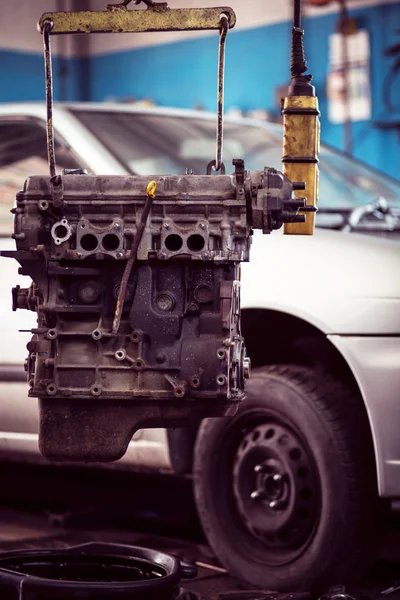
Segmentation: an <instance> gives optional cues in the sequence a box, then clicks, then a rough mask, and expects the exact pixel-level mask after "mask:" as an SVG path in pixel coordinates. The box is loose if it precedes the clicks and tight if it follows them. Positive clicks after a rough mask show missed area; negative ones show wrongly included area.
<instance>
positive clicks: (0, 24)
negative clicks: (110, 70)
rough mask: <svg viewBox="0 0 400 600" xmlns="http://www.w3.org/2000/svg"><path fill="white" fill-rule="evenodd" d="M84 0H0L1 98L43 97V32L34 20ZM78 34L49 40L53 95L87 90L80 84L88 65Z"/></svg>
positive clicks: (70, 96)
mask: <svg viewBox="0 0 400 600" xmlns="http://www.w3.org/2000/svg"><path fill="white" fill-rule="evenodd" d="M85 1H86V0H35V1H34V2H30V1H28V0H25V1H24V0H20V1H19V2H18V3H16V2H13V1H12V0H10V1H9V0H3V1H1V2H0V80H1V86H0V102H15V101H30V100H33V101H35V100H43V99H44V90H45V84H44V66H43V65H44V60H43V41H42V36H41V35H40V34H39V32H38V31H37V22H38V20H39V17H40V15H41V14H42V13H44V12H51V11H54V10H72V9H73V7H74V6H75V5H76V3H78V4H79V6H80V10H82V8H84V4H85ZM79 37H81V36H74V38H75V39H73V38H72V37H71V36H69V37H68V36H63V37H58V38H54V39H53V40H52V53H53V57H54V60H53V71H54V79H55V85H54V95H55V98H56V99H62V100H79V99H84V96H85V94H88V93H89V91H88V89H87V88H86V87H85V85H82V84H83V82H84V81H85V78H84V77H83V74H82V70H83V69H84V68H85V67H86V66H87V65H86V63H85V60H84V59H82V58H80V57H81V56H82V54H84V53H85V50H86V52H88V46H87V43H86V45H85V44H84V45H83V48H82V40H81V41H79V39H78V38H79Z"/></svg>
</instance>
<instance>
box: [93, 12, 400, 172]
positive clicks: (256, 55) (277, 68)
mask: <svg viewBox="0 0 400 600" xmlns="http://www.w3.org/2000/svg"><path fill="white" fill-rule="evenodd" d="M351 15H352V16H353V17H355V18H357V20H358V22H359V25H360V26H361V27H363V28H366V29H368V31H369V32H370V39H371V54H372V59H371V82H372V86H373V116H372V120H371V121H370V122H358V123H354V124H353V134H354V155H355V156H356V157H358V158H360V159H362V160H365V161H366V162H368V163H370V164H372V165H374V166H375V167H377V168H379V169H381V170H384V171H386V172H388V173H390V174H391V175H393V176H395V177H398V178H399V179H400V141H399V137H398V134H397V133H396V130H395V129H392V130H386V131H381V130H378V129H377V128H376V127H375V126H374V122H375V121H377V120H388V119H389V118H393V117H394V116H396V115H392V116H389V115H387V114H385V110H384V108H383V103H382V84H383V80H384V78H385V75H386V73H387V71H388V69H389V65H390V61H389V60H388V59H387V58H384V57H383V50H384V49H385V48H386V47H387V46H389V45H390V44H392V43H395V42H398V41H400V38H399V36H396V33H395V30H396V29H400V4H387V5H380V6H375V7H369V8H364V9H358V10H353V11H351ZM336 20H337V15H332V14H330V15H327V16H322V17H314V18H306V19H304V27H305V29H306V38H305V40H306V51H307V59H308V65H309V69H310V72H311V73H313V75H314V83H315V85H316V88H317V92H318V96H319V100H320V106H321V112H322V118H321V122H322V140H323V141H325V142H327V143H329V144H332V145H333V146H335V147H337V148H339V149H342V148H343V128H342V127H341V126H340V125H334V124H331V123H329V121H328V120H327V116H326V111H327V101H326V94H325V77H326V70H327V64H328V38H329V35H330V34H331V33H333V32H334V31H335V22H336ZM290 31H291V24H290V23H289V22H285V23H279V24H274V25H270V26H265V27H260V28H257V29H252V30H245V31H233V32H232V33H230V34H229V36H228V42H227V55H226V96H225V107H226V108H229V107H231V106H240V107H241V108H242V109H243V110H249V109H253V108H260V107H264V108H266V109H270V110H273V109H275V102H276V100H275V88H276V87H278V86H282V85H284V84H285V83H286V81H285V80H286V78H287V74H288V65H289V45H290ZM217 44H218V42H217V36H215V37H207V38H201V39H193V40H187V41H184V42H176V43H171V44H167V45H163V46H154V47H148V48H141V49H137V50H130V51H123V52H117V53H113V54H108V55H103V56H96V57H94V58H92V61H91V82H92V87H91V98H92V99H93V100H104V99H105V98H106V97H108V96H115V97H117V98H123V97H126V96H133V97H135V98H137V99H142V98H146V97H149V98H152V99H153V100H154V101H155V102H156V103H157V104H161V105H167V106H177V107H182V108H192V107H194V106H197V105H201V106H203V107H204V108H206V109H208V110H215V106H216V99H215V97H216V65H217ZM399 80H400V77H399ZM396 90H397V93H396ZM399 92H400V85H398V84H397V85H396V86H395V88H394V92H393V98H394V99H396V96H397V98H399V97H400V93H399ZM397 117H398V119H399V120H400V110H399V112H398V113H397Z"/></svg>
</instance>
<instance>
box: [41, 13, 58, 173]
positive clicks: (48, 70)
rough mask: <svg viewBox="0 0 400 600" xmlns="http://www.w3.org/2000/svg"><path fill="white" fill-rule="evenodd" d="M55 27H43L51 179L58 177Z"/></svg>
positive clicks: (50, 24)
mask: <svg viewBox="0 0 400 600" xmlns="http://www.w3.org/2000/svg"><path fill="white" fill-rule="evenodd" d="M52 27H53V23H52V22H51V21H46V22H45V23H44V27H43V44H44V69H45V76H46V110H47V123H46V133H47V155H48V159H49V168H50V177H51V179H54V178H55V177H56V157H55V150H54V129H53V72H52V65H51V43H50V32H51V29H52Z"/></svg>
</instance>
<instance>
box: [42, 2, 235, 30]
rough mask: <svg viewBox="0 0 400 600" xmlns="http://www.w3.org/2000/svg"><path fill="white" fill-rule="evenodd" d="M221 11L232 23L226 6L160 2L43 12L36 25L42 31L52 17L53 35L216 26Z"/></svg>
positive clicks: (233, 20)
mask: <svg viewBox="0 0 400 600" xmlns="http://www.w3.org/2000/svg"><path fill="white" fill-rule="evenodd" d="M222 13H223V14H225V15H227V17H228V22H229V27H230V28H232V27H234V26H235V23H236V15H235V13H234V11H233V9H232V8H230V7H229V6H218V7H215V8H181V9H178V8H177V9H172V8H169V7H168V6H167V5H166V4H164V3H162V4H161V3H160V4H154V5H151V6H149V7H148V8H147V9H146V10H128V9H127V8H126V7H125V6H124V5H120V6H116V7H113V8H111V9H110V10H105V11H82V12H56V13H54V12H49V13H44V14H43V15H42V17H41V18H40V20H39V29H40V31H41V32H43V29H44V25H45V23H46V21H51V22H52V23H53V27H52V30H51V34H52V35H58V34H63V33H142V32H152V31H184V30H186V31H188V30H189V31H197V30H219V29H220V16H221V14H222Z"/></svg>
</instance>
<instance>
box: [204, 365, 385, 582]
mask: <svg viewBox="0 0 400 600" xmlns="http://www.w3.org/2000/svg"><path fill="white" fill-rule="evenodd" d="M246 392H247V398H246V400H244V401H243V402H242V404H241V406H240V408H239V410H238V413H237V414H236V416H234V417H232V418H229V419H207V420H205V421H203V422H202V424H201V427H200V430H199V432H198V436H197V440H196V446H195V456H194V493H195V499H196V504H197V509H198V513H199V517H200V520H201V523H202V526H203V530H204V532H205V535H206V537H207V539H208V542H209V544H210V546H211V547H212V549H213V551H214V553H215V555H216V557H217V559H218V560H219V562H220V563H221V564H222V565H223V566H224V567H225V568H227V569H228V570H229V571H230V572H231V574H233V575H235V576H237V577H239V578H241V579H243V580H245V581H247V582H248V583H250V584H251V585H252V586H257V587H259V588H264V589H273V590H279V591H294V590H315V591H321V590H323V589H325V590H326V589H327V588H326V586H329V585H331V584H337V583H350V582H351V581H353V580H355V579H356V578H357V576H359V575H360V574H361V572H362V570H363V567H364V568H365V566H366V564H367V562H368V561H370V560H371V559H372V558H373V555H374V550H375V547H376V543H375V531H376V527H375V523H376V515H377V511H376V503H377V484H376V468H375V460H374V454H373V447H372V439H371V432H370V428H369V423H368V419H367V415H366V411H365V408H364V405H363V402H362V400H361V398H360V397H358V395H357V394H356V393H352V392H349V391H348V390H347V389H346V387H345V386H344V385H342V384H341V383H340V382H338V381H335V380H332V379H331V378H329V377H327V376H326V375H325V374H323V373H319V372H317V371H314V370H312V369H309V368H306V367H302V366H295V365H287V366H286V365H277V366H267V367H263V368H260V369H257V370H254V371H253V373H252V377H251V379H250V381H249V383H248V384H247V386H246Z"/></svg>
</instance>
